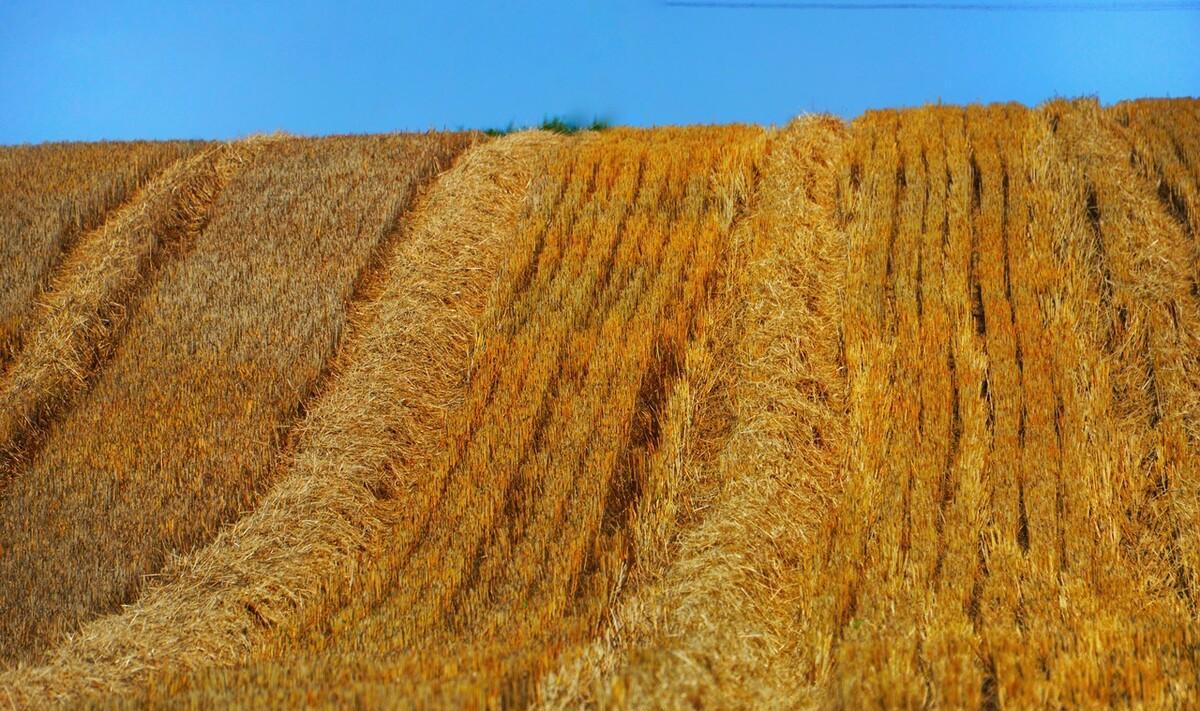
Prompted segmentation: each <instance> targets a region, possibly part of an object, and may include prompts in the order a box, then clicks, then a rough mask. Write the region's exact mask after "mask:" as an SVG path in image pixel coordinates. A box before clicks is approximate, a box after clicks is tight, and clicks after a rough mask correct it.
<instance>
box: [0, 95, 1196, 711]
mask: <svg viewBox="0 0 1200 711" xmlns="http://www.w3.org/2000/svg"><path fill="white" fill-rule="evenodd" d="M1197 136H1200V102H1197V101H1193V100H1146V101H1137V102H1130V103H1125V104H1118V105H1115V106H1111V107H1102V106H1100V105H1099V104H1098V103H1097V102H1095V101H1093V100H1080V101H1054V102H1051V103H1048V104H1046V105H1043V106H1040V107H1037V108H1026V107H1023V106H1019V105H1015V104H1014V105H995V106H987V107H981V106H971V107H966V108H960V107H951V106H929V107H925V108H920V109H910V110H901V111H877V112H870V113H867V114H865V115H863V116H861V117H859V118H857V119H855V120H853V121H848V122H843V121H841V120H838V119H834V118H831V117H821V116H808V117H802V118H800V119H797V120H795V121H793V122H792V123H791V124H789V125H787V126H785V127H776V128H763V127H757V126H703V127H702V126H696V127H672V128H658V129H631V128H612V129H606V130H601V131H584V132H580V133H577V134H573V135H559V134H555V133H549V132H545V131H522V132H517V133H511V134H508V135H504V136H500V137H488V136H484V135H482V134H477V133H470V132H467V133H428V134H389V135H378V136H362V137H332V138H320V139H309V138H296V137H291V136H286V135H282V134H280V135H271V136H258V137H253V138H249V139H244V140H239V141H233V142H225V143H170V144H165V143H164V144H154V143H147V144H129V145H125V144H111V145H110V144H91V145H86V144H80V145H58V146H43V147H36V148H29V147H20V148H4V149H0V173H2V174H4V175H6V176H8V175H12V176H19V179H13V180H8V179H6V180H5V182H4V184H3V185H4V187H3V189H2V190H3V192H0V230H2V232H0V235H2V238H3V243H2V244H0V254H3V255H5V256H6V261H5V262H4V263H3V264H0V274H2V275H3V280H4V281H3V284H4V286H5V291H6V293H5V294H3V295H2V298H0V308H3V309H4V310H3V311H2V312H0V329H3V330H0V456H2V460H0V704H9V705H12V706H14V707H17V708H26V707H31V708H36V707H47V706H54V705H65V706H69V707H78V706H86V707H144V706H153V707H181V708H210V707H214V706H243V707H251V708H263V707H275V708H294V707H308V706H323V707H345V706H357V707H367V708H379V707H399V708H455V709H458V708H527V707H532V708H545V709H558V708H578V707H603V708H609V707H617V708H623V707H632V708H684V707H687V708H722V709H723V708H787V709H790V708H862V707H872V708H876V707H878V708H954V709H957V708H972V709H999V708H1014V709H1024V708H1077V707H1085V708H1095V707H1113V706H1117V707H1138V708H1183V707H1192V706H1196V705H1200V618H1198V611H1197V605H1198V604H1200V579H1198V578H1197V576H1198V575H1200V143H1198V140H1197ZM97 156H102V159H101V158H99V157H97ZM96 161H101V162H102V164H103V169H100V168H98V167H96V165H95V162H96Z"/></svg>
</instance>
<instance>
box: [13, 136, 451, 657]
mask: <svg viewBox="0 0 1200 711" xmlns="http://www.w3.org/2000/svg"><path fill="white" fill-rule="evenodd" d="M469 140H470V137H469V136H466V135H454V134H448V135H444V136H442V135H428V136H427V135H411V136H403V135H402V136H390V137H372V138H362V139H359V138H331V139H322V140H318V141H311V140H301V139H282V140H271V141H264V140H262V139H255V140H252V141H250V142H248V143H234V144H228V145H225V146H221V147H218V148H214V149H212V150H210V151H207V152H205V153H204V154H202V155H200V156H198V157H197V158H195V159H193V160H191V161H187V162H183V163H180V164H178V165H177V169H173V170H172V171H171V173H170V174H168V175H164V176H163V179H162V180H160V181H156V182H155V183H152V184H151V185H150V186H149V187H148V188H147V190H146V191H145V192H146V195H145V196H143V199H142V200H140V201H138V202H135V203H133V204H132V205H131V207H130V208H129V209H128V210H123V211H121V212H120V213H118V215H117V216H116V217H115V218H114V219H113V220H110V221H109V222H108V223H106V225H105V227H104V228H103V229H102V230H101V231H100V232H98V233H96V234H95V235H91V236H89V238H85V241H84V242H83V243H81V244H80V246H79V248H78V249H76V250H75V252H74V253H73V254H72V257H71V259H70V260H69V263H68V264H67V265H65V266H64V270H63V271H64V273H65V274H66V275H67V276H65V277H63V279H62V280H61V284H62V286H61V288H59V289H57V290H54V291H52V292H51V296H50V299H51V301H50V304H51V305H52V310H49V313H48V315H47V317H46V318H44V319H42V323H40V324H39V326H38V328H37V329H35V330H34V333H33V336H32V337H31V338H30V340H29V342H28V345H27V348H26V350H25V351H23V352H22V353H20V354H19V355H18V357H17V359H16V360H15V361H14V367H13V369H12V370H11V371H10V372H9V373H8V374H7V379H6V380H5V381H4V382H3V388H4V389H3V390H0V393H2V394H3V397H4V398H5V400H4V403H5V406H6V409H5V410H4V413H5V415H6V416H8V417H9V418H12V419H19V421H20V422H21V423H22V424H25V423H29V425H30V427H31V428H33V431H34V432H36V434H37V438H38V441H37V442H36V446H35V447H32V449H33V451H32V452H30V453H29V455H28V457H27V458H28V459H29V463H28V465H27V466H25V467H23V468H22V469H21V470H20V471H19V472H16V473H14V474H13V475H12V476H11V477H10V481H9V482H8V486H7V491H6V492H5V495H4V498H3V500H2V501H0V535H2V536H3V540H4V541H5V544H4V545H5V551H4V555H3V557H2V558H0V581H2V584H3V587H4V588H5V589H7V590H13V591H19V592H14V594H12V595H6V596H5V599H4V600H3V606H2V607H0V610H2V611H3V613H4V614H3V615H0V639H2V640H4V641H3V644H2V646H0V649H2V651H3V652H4V656H5V657H6V658H7V659H8V660H10V661H11V660H15V659H22V660H30V659H32V658H33V657H34V656H35V655H36V654H37V653H38V652H40V651H42V650H44V649H45V648H46V647H47V646H48V645H49V644H51V643H52V642H53V641H54V640H55V639H58V638H59V637H61V635H62V634H64V633H69V632H72V631H74V630H75V629H77V628H78V626H79V625H80V624H81V623H83V622H85V621H87V620H88V619H90V618H92V617H95V616H97V615H99V614H107V613H111V612H114V611H116V610H117V609H119V606H120V605H121V604H124V603H128V602H132V601H133V600H134V599H136V597H137V592H138V590H139V588H140V587H141V585H142V583H143V580H144V577H145V576H147V575H152V574H155V573H157V571H158V569H159V568H160V567H161V566H162V564H163V562H164V561H165V560H166V558H167V556H168V555H170V554H171V553H172V552H176V553H186V552H188V551H190V550H193V549H194V548H196V547H197V546H200V545H203V544H204V543H206V542H207V541H209V540H211V538H212V536H213V534H214V533H215V532H216V530H217V528H218V527H219V526H220V525H221V524H223V523H225V522H228V521H230V520H234V519H236V518H237V517H238V516H240V515H241V514H242V513H243V512H245V511H247V510H250V509H252V508H253V506H254V503H255V501H256V499H257V497H258V495H259V494H260V493H261V492H262V491H263V489H264V488H265V487H266V485H267V484H268V482H269V479H270V472H271V471H272V458H273V456H274V454H275V453H276V452H277V451H278V449H279V448H280V446H281V440H282V439H283V437H284V435H285V433H286V431H287V428H288V425H289V423H290V422H291V421H293V420H294V419H295V418H296V417H297V415H298V413H299V409H300V408H301V406H302V404H303V403H304V401H305V399H306V398H307V397H308V396H309V395H310V394H311V393H312V392H313V390H314V389H315V388H316V387H317V386H318V384H319V382H320V379H321V377H322V372H323V368H324V366H325V363H326V361H327V360H328V358H329V357H330V355H331V354H332V352H333V350H334V348H335V347H336V344H337V341H338V338H339V335H340V333H341V331H342V330H343V326H344V323H345V315H346V310H347V305H348V304H349V303H350V302H351V301H352V298H353V296H354V293H355V285H356V282H357V280H359V279H360V278H364V279H365V278H366V270H367V269H368V268H369V267H370V265H371V261H372V258H373V256H374V252H375V250H376V248H377V247H380V246H381V242H382V241H383V240H384V239H385V238H386V237H387V236H388V235H389V234H390V233H391V231H392V228H393V226H394V223H395V221H396V219H397V217H398V215H399V214H400V213H402V212H403V210H404V209H405V208H406V206H407V205H408V203H409V202H411V200H412V197H413V195H415V193H416V190H417V189H418V188H419V187H420V185H421V184H422V183H423V182H425V181H426V180H427V179H428V178H430V177H432V176H433V175H434V174H435V173H436V172H437V170H438V169H439V167H440V166H441V165H442V164H444V163H447V162H448V161H449V160H450V159H451V158H452V157H453V156H454V154H455V153H456V152H457V151H458V150H459V149H461V148H462V147H463V146H465V145H466V143H467V142H468V141H469ZM283 176H287V179H286V180H284V179H283ZM93 246H94V249H93ZM75 265H78V268H75ZM112 314H115V315H116V316H115V317H114V316H113V315H112ZM118 319H119V320H118ZM125 324H128V325H127V326H126V325H125ZM43 344H45V347H44V348H42V347H40V346H42V345H43ZM101 352H102V353H103V356H101V355H92V354H93V353H97V354H99V353H101ZM97 361H99V363H97ZM98 366H102V367H98ZM89 370H95V371H97V372H95V374H94V377H88V372H89ZM85 380H86V381H88V387H87V389H86V392H84V393H83V394H82V396H81V397H80V398H78V402H75V403H73V406H72V407H70V408H68V409H67V410H66V411H65V412H63V413H62V416H61V417H58V418H49V417H46V416H45V415H44V411H45V409H46V408H45V407H44V406H43V408H42V410H40V411H37V412H36V413H35V414H34V416H31V417H27V416H26V415H25V413H26V411H32V410H33V407H34V406H32V405H31V406H30V407H28V408H27V407H25V404H24V403H25V401H26V400H29V401H31V402H36V403H39V404H40V403H42V402H46V403H56V402H58V401H59V400H62V399H65V393H64V394H63V395H60V393H63V392H64V391H67V390H75V389H79V388H80V387H82V386H83V383H84V381H85ZM47 531H52V532H55V533H56V535H53V536H47V535H46V532H47Z"/></svg>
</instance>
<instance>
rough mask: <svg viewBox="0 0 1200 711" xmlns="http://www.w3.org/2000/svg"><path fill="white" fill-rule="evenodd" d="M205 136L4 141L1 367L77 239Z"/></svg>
mask: <svg viewBox="0 0 1200 711" xmlns="http://www.w3.org/2000/svg"><path fill="white" fill-rule="evenodd" d="M203 145H204V144H202V143H199V142H184V141H170V142H161V143H160V142H148V141H133V142H106V143H46V144H42V145H38V146H11V147H0V185H3V186H4V189H3V190H0V371H3V369H4V368H5V367H6V366H7V365H8V362H9V360H10V359H11V358H12V355H13V353H15V352H16V351H18V350H20V346H21V340H22V339H21V334H22V331H23V328H24V326H25V324H26V321H27V319H28V318H29V315H30V313H31V312H32V311H33V310H34V305H35V302H36V301H37V300H38V298H39V297H40V295H41V292H42V291H43V290H45V288H46V287H47V286H48V285H49V280H50V276H51V275H52V274H53V272H54V269H55V267H56V266H57V265H58V264H59V262H60V261H61V260H62V258H63V256H64V255H65V254H67V253H69V252H70V250H71V248H72V247H73V246H74V245H75V242H76V240H78V239H79V237H80V236H81V235H84V234H87V233H88V232H91V231H92V230H94V229H96V228H98V227H100V226H101V225H102V224H103V223H104V221H105V219H106V218H107V216H108V215H109V213H110V211H112V210H115V209H117V207H118V206H120V205H121V204H122V203H125V202H127V201H129V200H130V199H131V198H132V197H133V196H134V195H135V193H136V192H137V190H138V188H140V187H142V186H143V185H145V183H146V182H147V181H148V180H150V179H151V178H153V177H154V176H155V175H157V174H158V173H159V172H160V171H162V170H163V169H164V168H165V167H166V166H168V165H169V164H170V163H172V162H173V161H175V160H178V159H180V158H185V157H187V156H189V155H192V154H193V153H195V152H196V151H198V150H200V149H201V148H202V147H203Z"/></svg>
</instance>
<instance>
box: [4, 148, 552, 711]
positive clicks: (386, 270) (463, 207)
mask: <svg viewBox="0 0 1200 711" xmlns="http://www.w3.org/2000/svg"><path fill="white" fill-rule="evenodd" d="M559 141H560V139H558V138H555V137H552V136H549V135H546V134H533V135H525V134H523V135H518V136H512V137H509V138H505V139H502V140H499V141H495V142H493V143H488V144H483V145H479V146H476V147H475V148H473V149H471V150H470V151H468V152H467V153H466V154H465V155H464V156H462V157H461V158H460V159H459V160H458V162H457V163H456V165H455V167H454V168H452V169H451V170H450V171H448V172H447V173H445V174H443V175H442V176H441V177H440V178H439V180H438V181H437V182H436V184H435V185H434V187H433V188H432V189H431V190H430V191H429V193H428V194H427V195H426V196H425V197H423V198H422V199H421V200H420V201H419V202H418V204H417V205H415V206H414V207H413V209H412V212H411V216H409V215H408V214H406V215H401V216H399V218H398V220H397V221H396V223H395V224H394V225H393V228H394V231H395V234H393V235H391V236H390V237H389V238H388V239H386V240H385V243H384V249H383V251H382V252H381V253H380V254H379V269H378V270H377V272H376V273H375V274H373V275H372V276H371V278H370V279H369V280H368V281H369V282H370V283H367V284H363V285H361V286H360V293H359V297H360V298H359V299H358V300H357V301H356V302H355V304H354V305H353V307H352V311H351V314H350V323H349V324H348V326H347V328H348V329H349V334H350V335H349V336H348V337H347V338H346V339H345V342H344V344H343V346H342V347H341V349H340V352H339V354H338V355H337V357H336V358H335V360H334V362H333V364H332V365H331V369H332V370H331V373H330V375H329V376H328V379H327V383H326V385H325V387H324V391H323V392H322V393H321V394H319V395H318V396H317V397H316V398H315V399H314V400H313V401H312V402H311V403H310V404H309V407H308V411H307V414H306V416H305V418H304V420H303V422H302V423H301V424H300V425H299V427H298V428H297V430H296V432H295V433H294V435H293V437H292V444H291V448H290V449H291V451H290V454H289V455H288V458H287V461H286V465H287V467H286V471H285V472H283V473H282V475H281V476H280V477H279V478H278V479H277V480H276V481H275V482H274V484H273V485H272V487H271V489H270V490H269V491H268V492H267V493H266V494H265V495H264V496H263V497H262V499H261V501H260V502H259V504H258V505H257V507H256V508H255V510H254V511H253V513H250V514H248V515H247V516H245V517H244V518H242V519H241V520H240V521H238V522H237V523H236V524H235V525H233V526H230V527H228V528H226V529H224V530H223V531H221V533H219V534H218V535H217V537H216V539H215V540H214V541H213V542H212V543H211V544H209V545H208V546H206V547H204V548H201V549H199V550H196V551H195V552H193V553H192V554H190V555H187V556H184V557H181V558H179V559H177V560H174V561H172V562H171V563H170V564H169V565H168V566H167V567H166V568H165V569H164V570H163V571H162V572H161V574H160V576H159V577H158V579H157V580H156V581H155V582H154V583H152V584H151V585H149V586H148V587H147V588H146V589H145V590H143V592H142V594H141V596H140V597H139V598H138V600H137V601H136V602H135V603H134V604H132V605H130V606H129V607H127V608H126V609H125V610H124V611H123V612H122V613H121V614H118V615H113V616H110V617H106V618H102V619H99V620H96V621H94V622H92V623H91V624H89V625H87V626H85V627H84V628H83V629H82V630H81V631H80V633H79V634H78V635H76V636H75V637H74V638H72V639H71V640H69V641H67V642H66V643H65V644H63V645H62V646H60V647H59V648H58V649H56V650H55V651H54V653H53V654H52V655H50V656H49V658H48V659H47V660H46V663H45V664H43V665H41V666H37V667H23V668H18V669H15V670H12V671H9V672H7V673H5V674H3V675H2V676H0V689H3V690H4V691H5V692H6V693H7V694H8V695H11V696H12V697H13V698H14V699H17V700H18V701H19V703H21V704H22V705H25V704H32V703H40V702H44V701H46V700H49V699H60V700H64V699H69V698H73V697H77V696H78V695H79V694H82V693H85V692H122V691H129V690H131V689H135V688H141V689H143V691H144V692H145V693H149V694H151V695H158V694H163V693H165V691H166V690H167V689H169V688H172V685H173V684H174V683H176V682H172V681H170V679H171V678H174V677H177V676H179V675H182V674H184V673H185V672H187V671H188V670H194V669H198V668H203V667H207V666H209V665H216V666H217V667H218V668H219V667H220V666H223V665H229V664H232V663H234V662H236V661H239V660H246V659H255V658H259V657H261V656H263V655H269V654H270V649H271V648H272V647H273V646H277V645H278V643H279V642H278V641H277V640H278V638H279V637H281V636H282V635H285V634H286V633H291V632H295V631H296V630H297V629H302V628H304V627H306V626H307V624H308V623H309V622H311V621H313V620H314V619H315V620H317V621H319V620H320V619H321V617H322V616H323V615H324V614H326V613H325V612H324V611H325V610H326V609H327V607H328V606H329V605H333V604H336V601H338V600H342V599H344V598H345V597H346V596H353V595H355V594H356V593H357V592H358V591H360V590H361V589H362V586H363V580H362V575H361V573H360V572H358V571H359V569H360V568H362V567H363V566H367V565H369V564H370V563H371V559H370V556H369V555H368V554H369V552H370V551H372V550H378V549H380V548H381V547H383V546H384V545H385V541H383V540H381V538H382V537H383V536H384V533H385V531H386V521H388V520H389V518H390V517H392V516H395V515H396V514H395V510H396V507H397V504H396V503H395V502H391V503H389V502H390V501H391V500H390V498H389V497H391V496H393V494H391V493H388V492H397V493H398V492H401V491H403V490H404V488H405V487H407V486H410V485H411V484H412V482H414V481H419V480H420V479H421V478H422V477H423V476H424V472H423V471H422V468H423V464H422V463H423V462H424V461H425V460H427V459H428V458H429V457H431V456H433V453H434V452H436V450H437V449H438V448H439V445H440V443H441V441H442V439H443V437H444V429H443V428H444V418H445V413H446V411H447V409H450V408H453V407H454V405H455V403H456V402H457V401H460V400H461V399H462V396H463V395H462V393H463V390H464V387H465V386H464V382H465V379H466V376H467V369H468V367H469V363H468V361H467V354H468V350H469V346H470V345H471V343H472V342H473V338H474V329H475V325H476V321H477V319H478V317H479V315H480V313H481V312H482V310H483V308H484V304H485V302H486V295H487V291H488V289H489V287H490V285H491V283H492V281H493V280H494V278H495V275H496V273H497V271H498V270H499V268H500V266H501V264H502V262H503V260H504V258H505V257H506V256H507V255H508V254H509V252H510V250H511V248H512V235H513V222H514V221H515V219H516V217H517V213H518V207H519V205H520V202H521V200H522V198H523V196H524V191H525V188H526V185H527V184H528V182H529V180H530V179H531V178H532V176H533V174H534V173H535V172H536V171H537V170H538V169H539V166H540V163H541V159H542V156H543V154H545V153H546V152H548V151H552V150H554V148H555V146H556V145H557V144H558V143H559ZM353 204H354V203H351V205H353ZM156 672H160V674H159V675H158V677H157V680H156V681H153V682H152V683H151V682H150V681H148V680H151V679H154V678H155V673H156ZM164 685H165V686H164ZM0 695H2V694H0Z"/></svg>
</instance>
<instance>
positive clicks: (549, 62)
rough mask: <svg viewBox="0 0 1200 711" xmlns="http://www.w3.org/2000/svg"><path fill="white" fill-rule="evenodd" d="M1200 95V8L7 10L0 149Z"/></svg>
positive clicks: (223, 6) (398, 5) (654, 1)
mask: <svg viewBox="0 0 1200 711" xmlns="http://www.w3.org/2000/svg"><path fill="white" fill-rule="evenodd" d="M1197 94H1200V12H1157V13H1060V12H1037V13H1030V12H1022V13H996V12H949V11H926V10H920V11H912V10H906V11H899V10H891V11H872V12H865V11H855V12H845V11H843V12H837V11H789V10H756V11H747V10H719V9H705V10H697V9H687V8H671V7H666V6H664V5H663V4H662V3H660V2H659V1H658V0H579V1H577V2H572V1H570V0H557V1H553V2H552V1H544V2H543V1H540V0H529V1H516V0H513V1H511V2H485V1H483V0H478V1H476V2H467V1H466V0H431V1H429V2H407V3H406V2H388V3H383V2H381V3H364V2H337V3H317V2H303V1H300V2H288V3H282V2H281V3H266V2H261V3H255V2H239V3H232V2H231V3H203V4H201V3H171V2H166V1H164V2H126V1H122V0H114V1H112V2H106V3H97V2H86V3H85V2H79V3H66V2H24V1H23V0H15V1H14V0H7V1H5V2H0V143H6V144H8V143H21V142H38V141H44V140H64V139H71V140H95V139H103V138H114V139H115V138H193V137H194V138H229V137H236V136H242V135H246V134H249V133H253V132H259V131H272V130H276V129H283V130H287V131H291V132H294V133H300V134H328V133H360V132H377V131H392V130H401V129H426V128H456V127H487V126H504V125H506V124H508V123H510V122H514V123H516V124H518V125H522V124H529V123H536V122H538V121H540V120H541V119H542V118H543V117H545V116H548V115H579V116H587V117H590V116H592V115H603V116H607V117H611V118H612V119H614V120H616V121H617V122H619V123H627V124H636V125H654V124H669V123H720V122H732V121H753V122H760V123H781V122H784V121H786V120H787V119H788V118H790V117H792V116H794V115H796V114H799V113H803V112H812V111H825V112H831V113H835V114H838V115H841V116H844V117H853V116H855V115H857V114H859V113H861V112H862V111H863V110H864V109H867V108H872V107H885V106H910V105H916V104H922V103H926V102H935V101H938V100H939V99H940V100H942V101H945V102H953V103H965V102H974V101H984V102H987V101H1000V100H1017V101H1022V102H1025V103H1037V102H1040V101H1042V100H1044V99H1046V98H1049V97H1052V96H1079V95H1098V96H1099V97H1100V99H1101V100H1102V101H1104V102H1106V103H1108V102H1113V101H1117V100H1120V99H1123V98H1128V97H1135V96H1184V95H1197Z"/></svg>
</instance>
